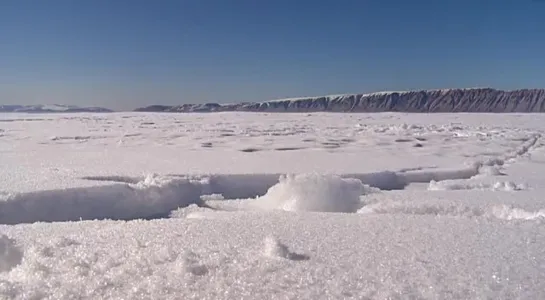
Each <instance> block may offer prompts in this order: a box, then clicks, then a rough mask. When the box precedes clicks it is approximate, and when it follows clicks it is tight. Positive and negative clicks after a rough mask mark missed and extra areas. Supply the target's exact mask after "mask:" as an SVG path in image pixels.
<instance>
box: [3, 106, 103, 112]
mask: <svg viewBox="0 0 545 300" xmlns="http://www.w3.org/2000/svg"><path fill="white" fill-rule="evenodd" d="M0 112H13V113H75V112H97V113H98V112H100V113H102V112H112V111H111V110H109V109H106V108H102V107H78V106H72V105H60V104H53V105H0Z"/></svg>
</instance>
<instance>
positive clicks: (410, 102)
mask: <svg viewBox="0 0 545 300" xmlns="http://www.w3.org/2000/svg"><path fill="white" fill-rule="evenodd" d="M159 107H160V109H159ZM137 111H163V112H219V111H250V112H319V111H330V112H396V111H397V112H426V113H427V112H496V113H506V112H545V89H523V90H514V91H502V90H496V89H491V88H473V89H446V90H421V91H407V92H380V93H372V94H353V95H338V96H323V97H306V98H294V99H281V100H271V101H265V102H254V103H238V104H218V103H206V104H183V105H180V106H157V105H154V106H149V107H144V108H139V109H137Z"/></svg>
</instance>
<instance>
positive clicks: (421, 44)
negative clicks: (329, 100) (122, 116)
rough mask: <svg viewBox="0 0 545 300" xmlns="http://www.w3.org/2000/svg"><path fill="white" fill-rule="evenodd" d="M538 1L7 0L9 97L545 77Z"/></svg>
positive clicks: (528, 83) (169, 94)
mask: <svg viewBox="0 0 545 300" xmlns="http://www.w3.org/2000/svg"><path fill="white" fill-rule="evenodd" d="M544 16H545V1H539V0H512V1H502V0H493V1H487V0H427V1H419V0H415V1H410V0H397V1H393V0H374V1H372V0H359V1H349V0H347V1H343V0H336V1H330V0H321V1H310V0H308V1H307V0H232V1H231V0H178V1H174V0H172V1H169V0H47V1H45V0H1V1H0V103H3V104H8V103H12V104H13V103H14V104H36V103H64V104H76V105H97V106H105V107H110V108H115V109H132V108H135V107H138V106H143V105H148V104H181V103H188V102H237V101H261V100H268V99H274V98H284V97H294V96H315V95H325V94H338V93H362V92H373V91H381V90H407V89H427V88H447V87H474V86H488V87H494V88H501V89H516V88H534V87H545V17H544Z"/></svg>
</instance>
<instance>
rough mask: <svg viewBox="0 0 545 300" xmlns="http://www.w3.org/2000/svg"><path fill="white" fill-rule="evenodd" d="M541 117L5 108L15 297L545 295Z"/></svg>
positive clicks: (5, 217)
mask: <svg viewBox="0 0 545 300" xmlns="http://www.w3.org/2000/svg"><path fill="white" fill-rule="evenodd" d="M543 124H545V114H503V115H497V114H426V115H419V114H401V113H384V114H348V113H347V114H328V113H312V114H308V113H304V114H270V113H240V112H230V113H219V114H161V113H156V114H146V113H114V114H62V115H51V114H33V115H29V114H17V113H15V114H0V166H2V167H1V168H0V179H1V180H0V223H3V224H1V225H0V299H7V300H11V299H17V300H19V299H25V300H26V299H543V298H545V226H543V224H544V221H545V217H544V211H545V205H544V202H543V192H544V191H545V178H544V175H543V174H545V147H544V145H545V143H544V141H543V134H544V133H545V130H544V129H543ZM417 143H418V144H420V146H418V147H417V146H415V145H416V144H417ZM148 174H152V175H148ZM285 174H294V175H285ZM304 174H306V175H304ZM309 174H313V175H309ZM280 176H282V179H281V180H279V178H280ZM366 185H368V186H370V187H367V186H366ZM430 186H431V187H432V189H433V190H431V191H430V190H428V188H429V187H430ZM433 187H435V189H434V188H433ZM267 198H268V199H269V200H267ZM293 199H295V200H296V201H293V202H291V201H290V200H293ZM269 201H270V202H269ZM261 202H262V203H261ZM286 203H288V204H290V203H293V204H295V205H291V206H290V205H287V206H286ZM259 204H263V205H264V206H265V207H266V208H272V209H265V210H264V209H263V207H262V206H260V205H259ZM266 204H272V205H271V206H267V205H266ZM356 204H357V205H356ZM284 207H287V208H289V210H290V211H284V210H283V208H284ZM339 212H350V213H339ZM95 219H100V220H95ZM104 219H116V220H115V221H114V220H104ZM132 219H134V220H132ZM144 219H146V220H144ZM80 220H82V221H80ZM45 222H52V223H45Z"/></svg>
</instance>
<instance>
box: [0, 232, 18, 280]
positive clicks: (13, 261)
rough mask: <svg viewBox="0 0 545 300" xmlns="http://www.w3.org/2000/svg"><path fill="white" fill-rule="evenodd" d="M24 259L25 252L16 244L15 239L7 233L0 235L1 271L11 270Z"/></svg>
mask: <svg viewBox="0 0 545 300" xmlns="http://www.w3.org/2000/svg"><path fill="white" fill-rule="evenodd" d="M22 260H23V252H22V251H21V250H20V249H19V247H17V245H15V240H13V239H10V238H9V237H7V236H6V235H2V236H0V272H9V271H11V269H13V268H15V267H16V266H17V265H19V264H20V263H21V261H22Z"/></svg>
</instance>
